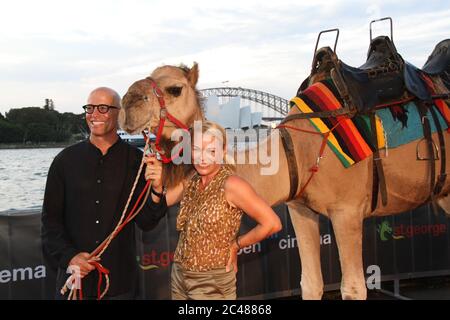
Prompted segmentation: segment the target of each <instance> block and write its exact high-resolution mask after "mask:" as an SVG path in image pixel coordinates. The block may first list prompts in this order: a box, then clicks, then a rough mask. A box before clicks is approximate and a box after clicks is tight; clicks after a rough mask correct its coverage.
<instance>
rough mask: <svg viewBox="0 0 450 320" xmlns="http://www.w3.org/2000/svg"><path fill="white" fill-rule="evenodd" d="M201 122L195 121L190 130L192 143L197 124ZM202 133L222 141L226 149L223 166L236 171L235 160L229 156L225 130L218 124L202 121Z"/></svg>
mask: <svg viewBox="0 0 450 320" xmlns="http://www.w3.org/2000/svg"><path fill="white" fill-rule="evenodd" d="M198 122H200V121H195V122H194V126H192V127H190V128H189V133H190V135H191V142H192V143H193V141H194V134H195V132H196V131H195V130H194V129H195V128H196V126H195V123H198ZM201 133H202V134H205V133H206V134H208V133H212V134H213V135H214V136H215V137H216V138H218V139H220V140H221V141H222V147H223V149H224V155H223V165H224V166H226V167H228V168H229V169H231V170H233V171H234V169H235V165H234V159H233V158H232V157H230V156H229V155H228V152H227V150H228V148H227V147H228V145H227V134H226V131H225V129H224V128H223V127H222V126H221V125H220V124H218V123H216V122H213V121H209V120H203V121H201Z"/></svg>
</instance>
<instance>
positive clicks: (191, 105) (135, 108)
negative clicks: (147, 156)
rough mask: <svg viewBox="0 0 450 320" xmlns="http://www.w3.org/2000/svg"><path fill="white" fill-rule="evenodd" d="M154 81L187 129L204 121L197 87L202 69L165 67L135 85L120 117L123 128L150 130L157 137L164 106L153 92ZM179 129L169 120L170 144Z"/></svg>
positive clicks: (166, 135)
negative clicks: (171, 138) (198, 121)
mask: <svg viewBox="0 0 450 320" xmlns="http://www.w3.org/2000/svg"><path fill="white" fill-rule="evenodd" d="M152 80H153V81H154V82H155V83H156V85H157V86H158V87H159V89H160V90H161V92H162V95H163V98H164V100H165V104H166V107H167V111H168V112H169V113H170V114H171V115H172V116H174V117H175V118H176V119H177V120H179V121H181V122H182V123H183V124H185V125H186V126H188V127H189V126H191V125H192V123H193V122H194V121H195V120H200V119H203V111H202V108H201V104H200V95H199V92H198V91H197V90H196V88H195V86H196V84H197V80H198V65H197V64H196V63H194V65H193V67H192V68H188V67H186V66H179V67H176V66H163V67H159V68H157V69H155V70H154V71H153V72H152V74H151V75H150V77H149V78H145V79H142V80H138V81H136V82H135V83H133V84H132V85H131V87H130V88H129V89H128V91H127V93H126V94H125V96H124V97H123V100H122V110H121V113H120V116H119V124H120V127H121V128H122V129H123V130H125V131H127V132H129V133H140V132H141V131H142V130H143V129H145V128H148V129H149V130H150V131H151V132H153V133H156V130H157V127H158V125H159V119H160V110H161V108H160V104H159V101H158V97H157V94H156V92H155V91H154V90H153V88H152V84H151V81H152ZM174 129H176V127H175V125H174V124H173V123H171V122H170V121H169V120H168V119H167V120H166V123H165V125H164V131H163V138H165V139H169V140H170V135H171V133H172V131H173V130H174Z"/></svg>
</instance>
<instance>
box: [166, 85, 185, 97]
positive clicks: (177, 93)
mask: <svg viewBox="0 0 450 320" xmlns="http://www.w3.org/2000/svg"><path fill="white" fill-rule="evenodd" d="M182 89H183V87H167V88H166V92H167V93H168V94H170V95H171V96H174V97H179V96H180V94H181V90H182Z"/></svg>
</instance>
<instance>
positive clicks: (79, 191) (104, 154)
mask: <svg viewBox="0 0 450 320" xmlns="http://www.w3.org/2000/svg"><path fill="white" fill-rule="evenodd" d="M83 109H84V111H85V113H86V122H87V125H88V127H89V130H90V135H89V138H88V139H86V140H85V141H82V142H80V143H77V144H75V145H72V146H70V147H67V148H65V149H64V150H62V151H61V152H60V153H59V154H58V155H57V156H56V157H55V159H54V160H53V162H52V164H51V166H50V169H49V172H48V176H47V184H46V188H45V195H44V203H43V208H42V243H43V250H44V253H45V254H46V255H48V256H49V257H50V258H51V260H53V261H55V262H56V263H57V264H58V272H57V276H56V278H57V279H56V280H57V281H56V286H57V288H56V289H57V293H56V298H64V297H62V296H61V294H60V293H59V290H60V289H61V288H62V286H63V285H64V283H65V281H66V280H67V278H68V276H69V274H68V273H67V269H68V267H69V266H70V267H71V269H75V270H79V273H80V276H81V278H82V290H83V298H85V299H86V298H87V299H95V298H97V284H98V274H97V272H96V271H94V272H92V271H93V270H95V267H94V266H93V264H91V261H90V260H89V252H92V251H93V250H94V249H95V248H96V247H97V246H98V245H99V244H100V243H101V242H102V241H103V240H104V239H105V238H106V237H107V236H108V235H109V234H110V233H111V232H112V231H113V229H114V227H115V226H116V225H117V223H118V221H119V219H120V216H121V213H122V210H123V209H124V207H125V205H126V202H127V200H128V197H129V194H130V192H131V189H132V185H133V182H134V179H135V177H136V174H137V171H138V168H139V164H140V161H141V159H142V151H141V150H139V149H138V148H136V147H134V146H131V145H129V144H128V143H126V142H124V141H122V140H121V139H120V137H119V135H118V134H117V129H118V120H117V119H118V115H119V111H120V96H119V95H118V94H117V92H116V91H114V90H112V89H110V88H105V87H101V88H97V89H95V90H93V91H92V92H91V93H90V94H89V96H88V99H87V104H86V105H85V106H83ZM144 185H145V178H144V173H142V175H141V177H140V180H139V183H138V185H137V188H136V191H135V196H134V199H133V200H132V202H131V203H132V204H134V203H135V202H136V200H137V195H138V194H139V193H140V192H141V190H142V189H143V187H144ZM129 210H130V209H129ZM166 211H167V204H166V200H165V196H164V195H161V194H160V195H157V194H154V193H152V196H151V199H150V198H149V200H148V201H147V203H146V204H145V206H144V208H143V209H142V211H141V212H140V213H139V215H138V216H136V218H135V222H136V224H137V225H138V226H139V227H140V228H141V229H143V230H150V229H152V228H153V227H154V226H156V224H157V223H158V221H159V220H160V219H161V218H162V217H163V216H164V214H165V213H166ZM101 264H102V265H103V266H104V267H105V268H107V269H109V277H110V287H109V290H108V293H107V295H106V296H105V298H106V299H108V298H109V299H133V298H134V297H135V294H136V287H137V261H136V245H135V235H134V226H133V224H128V225H127V226H126V227H125V228H123V229H122V231H121V232H120V233H119V235H118V236H117V237H116V238H115V239H114V240H113V241H112V242H111V244H110V245H109V247H108V249H107V250H106V251H105V253H104V254H103V255H102V261H101ZM102 290H103V289H102Z"/></svg>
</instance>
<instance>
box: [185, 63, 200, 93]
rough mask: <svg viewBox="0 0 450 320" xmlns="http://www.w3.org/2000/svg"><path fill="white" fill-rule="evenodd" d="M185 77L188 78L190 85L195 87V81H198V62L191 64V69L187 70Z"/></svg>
mask: <svg viewBox="0 0 450 320" xmlns="http://www.w3.org/2000/svg"><path fill="white" fill-rule="evenodd" d="M187 78H188V80H189V83H190V84H191V86H192V87H194V88H195V86H196V84H197V81H198V64H197V62H194V65H193V66H192V68H191V70H189V73H188V76H187Z"/></svg>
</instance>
